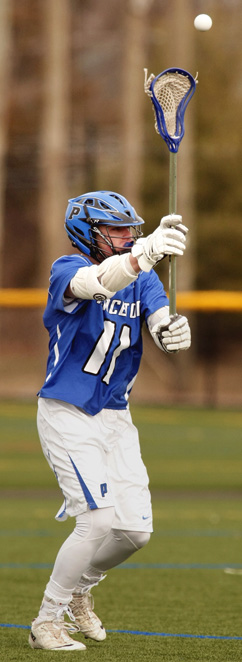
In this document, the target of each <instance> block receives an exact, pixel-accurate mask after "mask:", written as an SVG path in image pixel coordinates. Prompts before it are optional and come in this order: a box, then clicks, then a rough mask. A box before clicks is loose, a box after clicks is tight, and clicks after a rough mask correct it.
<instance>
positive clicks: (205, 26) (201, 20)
mask: <svg viewBox="0 0 242 662" xmlns="http://www.w3.org/2000/svg"><path fill="white" fill-rule="evenodd" d="M212 25H213V21H212V19H211V16H208V14H199V15H198V16H196V18H195V19H194V27H195V28H196V30H200V31H201V32H206V30H210V28H211V27H212Z"/></svg>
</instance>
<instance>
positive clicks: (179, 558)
mask: <svg viewBox="0 0 242 662" xmlns="http://www.w3.org/2000/svg"><path fill="white" fill-rule="evenodd" d="M35 415H36V403H18V402H16V403H14V402H2V403H0V448H1V458H0V460H1V461H0V484H1V496H2V508H1V514H0V518H1V521H0V538H1V545H0V575H1V587H2V590H1V601H0V622H1V627H0V638H1V650H2V651H4V655H3V657H2V659H3V660H4V661H5V660H7V661H12V660H16V661H17V660H18V662H22V660H23V661H25V660H30V659H32V658H33V657H35V658H39V657H42V656H43V655H47V656H48V660H50V661H51V660H52V659H53V660H54V659H55V660H58V659H59V657H62V652H60V653H58V652H52V653H51V652H48V653H45V652H43V651H32V650H31V649H30V648H29V647H28V643H27V638H28V629H27V628H28V626H29V624H30V622H31V620H32V618H33V617H34V616H36V614H37V611H38V608H39V604H40V601H41V599H42V595H43V590H44V587H45V585H46V583H47V581H48V578H49V575H50V572H51V567H52V564H53V561H54V558H55V555H56V553H57V551H58V549H59V547H60V545H61V543H62V541H63V540H64V539H65V537H66V536H67V535H68V533H69V532H70V531H71V529H72V525H73V522H71V521H70V520H69V521H67V522H66V523H62V524H60V523H58V522H56V521H55V520H54V515H55V512H56V511H57V509H58V508H59V506H60V504H61V501H62V495H61V494H60V493H59V490H58V487H57V485H56V481H55V478H54V476H53V475H52V473H51V471H50V469H49V467H48V465H47V463H46V461H45V459H44V457H43V456H42V452H41V449H40V445H39V442H38V437H37V431H36V423H35ZM132 415H133V420H134V422H135V424H136V425H137V426H138V428H139V430H140V439H141V446H142V454H143V458H144V460H145V463H146V464H147V467H148V471H149V475H150V486H151V491H152V497H153V510H154V534H153V536H152V539H151V542H150V543H149V545H147V547H145V548H144V549H143V550H141V551H140V552H138V553H137V554H136V555H134V556H133V557H131V558H130V559H129V560H128V561H127V563H126V564H124V565H123V566H120V567H119V568H116V569H114V570H112V571H110V572H109V573H108V577H107V579H106V580H105V582H103V583H102V584H101V585H100V587H99V588H98V589H94V597H95V609H96V611H97V613H98V614H99V615H100V616H101V617H102V619H103V621H104V624H105V626H106V628H107V630H109V631H115V630H119V632H110V633H109V635H108V637H107V639H106V641H105V642H103V643H101V644H97V643H95V642H91V641H90V642H88V643H87V651H86V652H84V653H83V655H84V656H86V657H87V658H88V660H90V662H94V661H95V662H96V660H100V662H103V661H104V660H105V662H106V661H107V662H111V661H112V662H115V661H116V660H117V661H118V660H121V659H122V660H123V658H124V657H127V659H128V660H129V661H130V660H131V661H135V662H138V661H139V660H150V662H152V661H153V660H158V659H159V660H166V661H167V662H170V661H174V662H188V661H189V662H190V661H191V662H194V661H195V660H196V661H198V662H204V661H205V660H216V661H218V662H236V661H237V660H238V661H239V660H241V658H242V639H241V640H240V639H238V640H236V639H235V637H242V618H241V616H242V613H241V612H242V609H241V592H242V575H240V574H239V572H240V569H241V570H242V549H241V542H242V508H241V506H242V484H241V476H242V444H241V431H242V414H240V413H239V412H238V411H235V412H233V411H215V410H210V411H208V410H195V409H177V408H175V409H171V408H169V409H168V408H164V409H159V408H152V407H147V408H145V407H142V408H141V407H140V408H139V407H137V406H136V407H132ZM226 568H232V570H233V571H234V572H235V573H237V574H232V573H228V572H226ZM17 625H19V626H21V627H19V628H18V627H16V626H17ZM7 626H14V627H7ZM121 630H126V631H128V633H121V632H120V631H121ZM130 632H135V633H136V634H130ZM142 632H143V633H147V634H139V633H142ZM155 633H157V634H155ZM159 635H160V636H159ZM185 635H188V636H185ZM78 637H79V635H77V638H78ZM203 637H204V638H203ZM206 637H211V638H206ZM213 637H214V638H213ZM223 637H225V639H223ZM226 637H229V638H233V637H234V639H227V640H226ZM79 657H80V653H79V652H72V654H71V658H72V660H73V661H74V662H75V660H77V659H79Z"/></svg>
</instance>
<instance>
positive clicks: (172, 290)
mask: <svg viewBox="0 0 242 662" xmlns="http://www.w3.org/2000/svg"><path fill="white" fill-rule="evenodd" d="M176 209H177V153H176V152H170V164H169V214H176ZM169 312H170V315H175V314H176V258H175V256H174V255H170V257H169Z"/></svg>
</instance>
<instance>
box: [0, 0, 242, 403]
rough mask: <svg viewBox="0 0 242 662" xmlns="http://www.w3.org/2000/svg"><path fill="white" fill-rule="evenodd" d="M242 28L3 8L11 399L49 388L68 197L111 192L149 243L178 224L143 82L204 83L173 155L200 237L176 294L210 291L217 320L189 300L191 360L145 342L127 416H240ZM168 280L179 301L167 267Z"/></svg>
mask: <svg viewBox="0 0 242 662" xmlns="http://www.w3.org/2000/svg"><path fill="white" fill-rule="evenodd" d="M199 13H208V14H210V15H211V17H212V19H213V27H212V29H211V30H210V31H209V32H197V31H196V30H195V29H194V26H193V21H194V18H195V16H196V15H197V14H199ZM241 25H242V3H241V0H206V1H205V0H123V1H122V2H120V0H110V1H109V2H108V3H101V2H100V1H99V0H21V2H19V0H0V173H1V177H0V288H1V289H0V308H1V316H0V343H1V351H0V374H1V377H0V397H1V398H2V399H4V398H6V399H9V398H21V397H22V398H34V397H35V394H36V392H37V390H38V389H39V388H40V386H41V385H42V383H43V381H44V378H45V365H46V359H47V351H48V337H47V333H46V331H45V330H44V328H43V325H42V315H43V311H44V300H45V292H46V293H47V289H48V280H49V272H50V266H51V263H52V262H53V260H54V259H56V258H57V257H59V256H60V255H61V254H64V253H65V254H67V253H70V252H71V244H70V242H69V240H68V238H67V236H66V234H65V231H64V228H63V224H64V216H65V209H66V206H67V200H68V198H70V197H74V196H77V195H79V194H81V193H84V192H85V191H88V190H96V189H102V188H103V189H112V190H116V191H118V192H120V193H122V194H123V195H125V196H126V197H127V198H128V199H129V200H130V202H131V203H132V204H133V205H134V206H135V207H136V209H137V211H138V213H139V214H140V215H141V216H143V218H144V219H145V221H146V234H148V233H150V232H151V231H152V230H153V229H154V228H155V227H156V226H157V225H158V223H159V220H160V218H161V216H162V215H164V214H166V213H168V185H169V151H168V148H167V146H166V145H165V143H164V142H163V140H162V139H161V137H160V136H159V135H158V134H157V133H156V132H155V129H154V117H153V110H152V105H151V102H150V100H149V98H148V97H147V95H146V94H145V93H144V68H147V69H148V73H149V74H150V73H154V74H155V75H158V74H159V73H160V72H161V71H163V70H164V69H166V68H170V67H180V68H185V69H187V70H188V71H189V72H190V73H191V74H192V75H193V76H195V75H196V72H198V81H199V82H198V85H197V88H196V93H195V95H194V97H193V99H192V101H191V103H190V104H189V106H188V108H187V110H186V115H185V137H184V139H183V141H182V143H181V145H180V148H179V153H178V205H177V206H178V212H179V213H180V214H182V216H183V220H184V222H185V224H186V225H188V226H189V228H190V232H189V243H188V248H187V251H186V255H185V257H184V258H183V259H182V260H181V261H179V260H178V278H177V285H178V291H179V293H180V294H181V295H182V293H184V292H199V291H205V292H207V291H211V292H213V293H214V294H213V305H212V306H211V307H207V306H206V297H205V305H204V306H203V308H202V309H199V308H198V306H196V303H195V304H194V303H193V305H189V306H188V305H187V308H186V307H185V305H184V304H183V305H182V297H181V298H180V302H181V304H179V306H178V311H179V312H182V313H184V314H186V315H187V316H188V317H189V320H190V323H191V327H192V335H193V343H192V349H191V350H190V351H189V352H186V353H183V355H180V354H179V355H178V356H175V357H170V356H166V355H163V354H162V355H161V353H160V352H159V350H158V348H156V347H155V345H154V343H153V342H152V340H151V338H150V337H149V335H148V333H147V331H146V330H145V329H144V356H143V362H142V367H141V370H140V373H139V376H138V379H137V382H136V384H135V387H134V389H133V392H132V396H131V401H133V402H138V403H140V402H144V403H155V404H169V403H172V402H174V403H178V404H179V403H181V404H189V405H190V404H194V405H199V406H200V405H202V406H211V407H223V406H226V407H227V406H228V407H239V406H240V405H241V399H242V378H241V367H240V366H241V361H242V344H241V332H242V317H241V309H242V306H240V305H239V304H238V303H237V304H236V305H234V307H233V309H231V305H230V303H231V302H232V301H234V300H236V294H239V293H240V291H241V255H242V226H241V223H242V186H241V174H242V149H241V148H242V131H241V105H242V42H241ZM158 273H159V276H160V278H161V279H162V281H163V282H164V285H165V288H166V289H168V264H167V261H166V260H165V261H164V262H162V263H161V265H160V267H159V269H158ZM29 289H30V290H31V291H32V294H33V297H32V304H30V303H29V299H28V298H26V292H27V290H29ZM7 290H9V296H8V292H7ZM12 290H17V292H15V298H14V299H11V296H10V294H12ZM23 290H24V292H23ZM25 290H26V292H25ZM43 292H44V296H43ZM221 292H222V293H224V296H222V299H221ZM41 293H42V294H41ZM228 293H229V294H228ZM39 294H41V297H42V298H41V297H39V296H38V295H39ZM218 300H219V301H220V305H218V304H217V302H218ZM221 301H222V304H221Z"/></svg>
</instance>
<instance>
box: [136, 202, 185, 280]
mask: <svg viewBox="0 0 242 662" xmlns="http://www.w3.org/2000/svg"><path fill="white" fill-rule="evenodd" d="M181 221H182V217H181V216H179V215H178V214H169V216H164V217H163V218H162V219H161V222H160V225H159V227H158V228H156V230H154V232H152V234H150V235H148V237H141V238H140V239H138V240H137V242H136V243H135V244H134V246H132V249H131V253H132V255H133V256H134V257H136V259H137V260H138V265H139V267H140V269H142V271H150V270H151V269H152V267H154V266H155V265H156V264H157V262H159V261H160V260H162V259H163V257H165V256H166V255H183V253H184V250H185V248H186V233H187V232H188V228H186V226H185V225H182V222H181Z"/></svg>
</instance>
